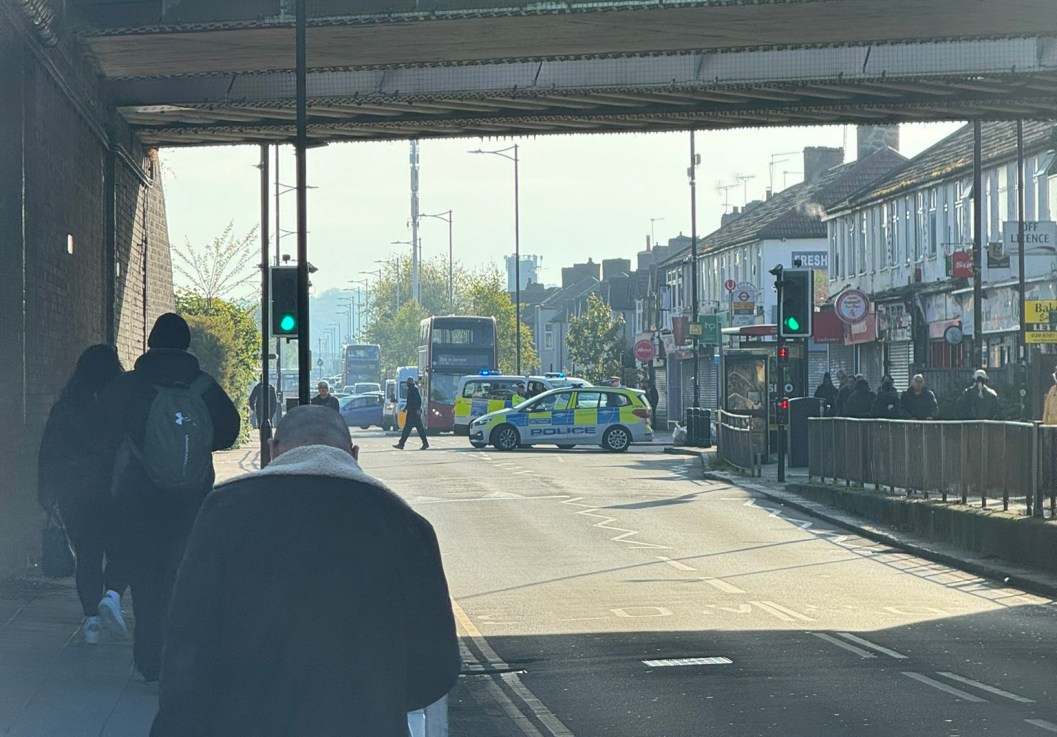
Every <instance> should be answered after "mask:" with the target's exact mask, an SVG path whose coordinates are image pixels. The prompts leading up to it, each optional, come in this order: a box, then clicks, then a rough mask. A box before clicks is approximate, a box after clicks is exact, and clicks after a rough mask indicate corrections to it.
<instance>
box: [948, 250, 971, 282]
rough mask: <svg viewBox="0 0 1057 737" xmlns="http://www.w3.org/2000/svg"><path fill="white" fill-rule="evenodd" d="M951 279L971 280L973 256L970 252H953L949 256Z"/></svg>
mask: <svg viewBox="0 0 1057 737" xmlns="http://www.w3.org/2000/svg"><path fill="white" fill-rule="evenodd" d="M950 275H951V278H952V279H972V278H973V254H972V251H955V252H954V253H952V254H951V274H950Z"/></svg>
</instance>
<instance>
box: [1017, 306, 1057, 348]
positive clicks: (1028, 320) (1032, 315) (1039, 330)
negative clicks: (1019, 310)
mask: <svg viewBox="0 0 1057 737" xmlns="http://www.w3.org/2000/svg"><path fill="white" fill-rule="evenodd" d="M1024 323H1025V324H1026V325H1027V330H1026V331H1025V333H1024V342H1025V343H1057V300H1053V299H1032V300H1028V301H1026V302H1025V303H1024Z"/></svg>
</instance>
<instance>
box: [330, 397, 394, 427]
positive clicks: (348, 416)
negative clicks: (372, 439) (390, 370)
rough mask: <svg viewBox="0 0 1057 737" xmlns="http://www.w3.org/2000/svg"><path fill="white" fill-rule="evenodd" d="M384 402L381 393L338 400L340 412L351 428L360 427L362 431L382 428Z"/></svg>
mask: <svg viewBox="0 0 1057 737" xmlns="http://www.w3.org/2000/svg"><path fill="white" fill-rule="evenodd" d="M384 401H385V397H383V396H382V393H381V392H373V393H371V394H359V395H356V396H351V397H342V398H341V399H339V400H338V411H339V412H341V416H342V417H344V418H345V423H346V424H347V425H348V426H349V427H358V428H360V429H361V430H367V429H368V428H370V427H381V426H382V404H383V403H384Z"/></svg>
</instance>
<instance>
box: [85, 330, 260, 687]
mask: <svg viewBox="0 0 1057 737" xmlns="http://www.w3.org/2000/svg"><path fill="white" fill-rule="evenodd" d="M190 343H191V331H190V329H189V328H188V326H187V323H186V322H185V321H184V319H183V318H182V317H180V316H179V315H176V314H174V313H166V314H164V315H162V316H161V317H159V318H158V319H157V321H156V322H155V323H154V327H153V329H152V330H151V332H150V336H149V337H148V339H147V346H148V350H147V352H146V353H144V354H143V355H142V356H140V357H139V358H138V359H137V360H136V365H135V368H134V369H133V370H132V371H129V372H128V373H126V374H123V375H122V376H119V377H118V378H117V379H115V380H114V381H113V382H111V383H110V385H109V386H108V387H107V388H106V390H105V391H104V392H103V394H102V395H101V396H100V399H99V410H98V415H99V422H98V425H99V432H98V440H97V443H98V445H97V446H96V453H97V456H98V459H99V462H100V468H101V469H102V472H103V473H105V472H106V471H110V472H111V473H112V474H113V476H112V492H113V495H114V498H115V503H116V505H117V510H118V520H119V523H120V525H121V531H122V532H121V534H120V535H119V537H118V540H119V542H120V546H121V547H120V551H119V554H120V556H121V558H122V565H123V566H125V567H126V568H127V571H128V574H129V583H130V584H131V586H132V602H133V606H134V608H135V614H136V629H135V632H134V644H133V656H134V658H135V661H136V667H137V668H138V669H139V672H140V673H141V674H142V675H143V677H144V678H145V679H147V680H148V681H151V680H156V679H157V678H158V672H159V669H160V667H161V648H162V641H161V634H162V624H163V620H164V617H165V612H166V611H167V609H168V606H169V596H170V595H171V593H172V587H173V583H174V581H175V580H176V569H177V567H178V566H179V563H180V559H181V558H182V557H183V551H184V546H185V545H186V542H187V536H188V534H190V531H191V525H192V524H194V519H195V515H197V514H198V508H199V506H200V505H201V503H202V500H203V499H204V498H205V496H206V494H208V493H209V492H210V490H211V489H212V488H213V480H214V472H213V462H212V458H211V457H207V458H205V459H204V460H203V461H201V463H202V464H203V466H204V471H203V473H202V476H201V478H200V479H197V480H196V481H195V483H194V485H193V487H189V488H181V489H180V490H179V491H178V492H177V491H173V490H172V489H170V488H169V487H168V484H167V480H166V479H159V478H157V474H156V473H154V472H153V471H152V469H153V464H154V462H155V461H156V459H155V458H151V457H148V455H149V454H147V453H146V452H145V450H144V448H145V447H147V445H148V440H149V439H150V438H151V437H155V436H156V433H157V432H158V429H159V427H158V426H157V425H152V424H149V423H148V419H149V417H150V416H151V414H152V411H151V410H152V405H153V404H154V402H155V399H156V397H158V396H159V395H161V393H162V392H168V391H169V390H172V389H174V388H186V387H192V388H193V390H194V391H196V392H200V404H201V405H204V407H205V410H206V412H207V413H208V415H209V418H208V419H209V423H210V425H211V427H212V442H211V443H210V444H209V445H210V448H211V449H212V450H221V449H223V448H228V447H230V446H231V445H232V444H233V443H234V442H235V440H236V439H237V438H238V435H239V429H240V426H241V422H242V420H241V417H240V416H239V412H238V410H237V409H236V408H235V405H234V404H232V402H231V399H230V398H229V397H228V395H227V394H226V393H225V392H224V390H223V389H222V388H221V387H220V386H219V385H218V384H217V383H216V381H215V380H213V378H212V377H210V376H209V375H208V374H205V373H204V372H203V371H202V370H201V369H200V368H199V366H198V359H197V358H195V357H194V356H193V355H191V354H190V353H188V352H187V348H188V347H189V346H190ZM194 419H195V418H193V417H190V416H182V415H181V414H177V416H176V418H175V419H174V420H173V423H172V424H174V425H175V424H178V425H180V426H181V427H183V426H184V425H183V423H185V422H186V423H187V425H188V426H191V425H192V424H193V423H192V421H193V420H194ZM168 427H169V426H168V425H166V426H165V429H168ZM207 455H208V453H207Z"/></svg>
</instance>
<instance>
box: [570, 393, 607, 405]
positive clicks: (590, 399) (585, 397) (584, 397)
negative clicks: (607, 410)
mask: <svg viewBox="0 0 1057 737" xmlns="http://www.w3.org/2000/svg"><path fill="white" fill-rule="evenodd" d="M601 398H602V394H601V392H578V393H577V395H576V409H597V408H598V402H599V400H600V399H601Z"/></svg>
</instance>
